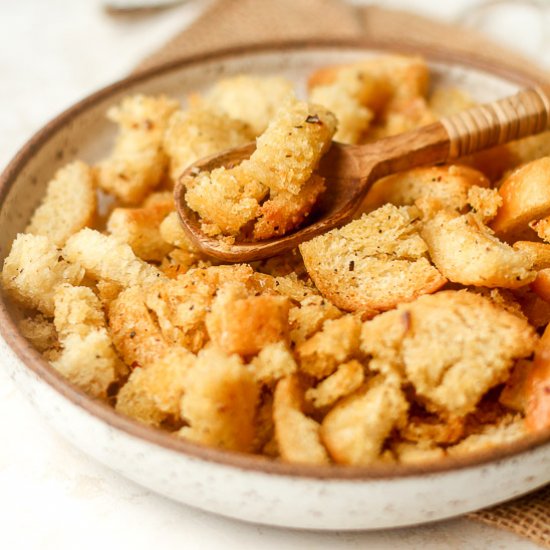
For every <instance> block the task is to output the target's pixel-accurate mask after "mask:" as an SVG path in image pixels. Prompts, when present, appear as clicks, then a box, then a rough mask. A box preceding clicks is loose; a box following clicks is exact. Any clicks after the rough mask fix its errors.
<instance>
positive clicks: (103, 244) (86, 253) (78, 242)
mask: <svg viewBox="0 0 550 550" xmlns="http://www.w3.org/2000/svg"><path fill="white" fill-rule="evenodd" d="M63 255H64V256H65V257H66V258H67V259H68V260H69V261H71V262H73V263H78V264H80V265H82V266H83V267H84V269H85V270H86V274H87V275H89V276H90V277H92V278H94V279H96V280H101V279H105V280H107V281H111V282H114V283H118V284H120V285H122V286H133V285H145V284H150V283H154V282H156V281H158V280H159V279H160V278H162V274H161V273H160V271H159V270H158V269H157V268H155V267H154V266H152V265H150V264H148V263H147V262H144V261H143V260H140V259H139V258H138V257H136V255H135V254H134V252H133V251H132V249H131V248H130V246H129V245H127V244H126V243H121V242H119V241H118V240H117V239H116V238H115V237H113V236H108V235H102V234H101V233H99V231H95V230H93V229H88V228H86V229H82V230H81V231H79V232H78V233H76V234H74V235H73V236H72V237H71V238H70V239H69V240H68V241H67V244H66V245H65V248H64V249H63Z"/></svg>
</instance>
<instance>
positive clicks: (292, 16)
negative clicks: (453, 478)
mask: <svg viewBox="0 0 550 550" xmlns="http://www.w3.org/2000/svg"><path fill="white" fill-rule="evenodd" d="M365 37H367V38H369V39H371V40H375V41H377V42H380V43H388V44H391V43H393V42H395V37H399V40H398V41H397V43H398V44H399V42H400V41H402V40H406V41H407V42H408V43H409V45H410V46H412V47H413V48H414V47H415V46H418V47H423V48H426V47H428V48H430V47H432V48H437V47H441V46H444V47H445V48H446V49H451V50H453V51H454V52H457V53H459V54H461V55H467V56H471V57H474V58H476V59H477V60H481V61H484V62H486V63H489V64H490V63H498V64H499V65H502V64H503V63H505V64H506V65H507V66H508V67H510V68H512V69H513V68H518V69H520V70H521V71H522V72H524V73H529V74H530V75H532V76H534V77H535V78H538V79H540V80H543V79H544V80H546V79H547V77H548V75H547V74H545V73H544V72H543V71H542V70H541V69H540V68H539V67H537V66H536V65H535V64H533V63H531V62H530V61H529V60H527V59H525V58H523V57H522V56H520V55H518V54H516V53H515V52H511V51H509V50H507V49H504V48H503V47H501V46H497V45H496V44H494V43H493V42H491V41H489V40H488V39H486V38H484V37H482V36H481V35H478V34H477V33H475V32H473V31H470V30H464V29H461V28H457V27H454V26H450V25H447V24H442V23H440V22H436V21H433V20H430V19H426V18H424V17H420V16H417V15H415V14H411V13H405V12H399V11H390V10H386V9H382V8H380V7H376V6H366V7H365V6H363V7H356V6H351V5H348V4H345V3H343V2H341V1H338V0H219V1H218V2H216V3H214V4H213V5H212V6H211V7H210V8H209V9H207V11H206V12H205V13H204V14H203V15H202V16H201V17H200V18H199V19H198V20H197V21H195V23H193V24H192V25H191V26H190V27H188V28H187V29H185V30H184V31H182V32H181V33H180V34H178V35H176V36H175V37H173V38H172V39H171V40H170V41H169V42H167V43H166V44H165V45H164V46H163V47H162V48H161V49H160V50H158V51H157V52H155V53H153V54H152V55H150V56H149V57H147V58H146V59H144V60H143V61H142V62H141V63H140V64H139V65H138V67H136V72H139V71H141V70H145V69H149V68H152V67H155V66H157V65H160V64H163V63H166V62H170V61H176V60H177V59H180V58H182V57H185V56H190V55H195V54H201V53H205V52H211V51H215V50H218V49H223V48H227V47H230V46H236V45H242V44H253V43H254V44H261V43H262V42H263V43H265V42H277V41H285V40H302V41H307V40H312V39H354V38H365ZM549 468H550V465H549ZM468 517H469V518H471V519H474V520H477V521H482V522H484V523H488V524H490V525H494V526H496V527H500V528H503V529H508V530H510V531H513V532H514V533H516V534H518V535H521V536H523V537H526V538H529V539H531V540H532V541H534V542H536V543H538V544H540V545H542V546H545V547H547V548H550V486H547V487H546V488H544V489H542V490H539V491H538V492H536V493H533V494H531V495H528V496H526V497H523V498H520V499H517V500H514V501H511V502H509V503H506V504H502V505H499V506H496V507H493V508H489V509H487V510H481V511H479V512H474V513H471V514H468Z"/></svg>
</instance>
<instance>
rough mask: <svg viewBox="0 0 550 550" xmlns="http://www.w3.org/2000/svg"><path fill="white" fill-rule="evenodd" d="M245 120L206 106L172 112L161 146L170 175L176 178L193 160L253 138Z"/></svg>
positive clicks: (236, 145) (253, 135)
mask: <svg viewBox="0 0 550 550" xmlns="http://www.w3.org/2000/svg"><path fill="white" fill-rule="evenodd" d="M254 137H255V134H254V132H253V131H252V129H251V128H250V126H249V125H248V124H246V122H243V121H242V120H237V119H236V118H231V117H230V116H228V115H227V114H225V113H224V112H222V111H220V110H218V109H215V108H213V107H210V106H202V105H201V106H196V107H191V108H190V109H189V110H187V111H176V112H175V113H174V114H173V115H172V116H171V117H170V120H169V122H168V127H167V129H166V133H165V134H164V141H163V147H164V150H165V151H166V153H167V154H168V157H169V159H170V177H171V178H172V180H173V181H176V180H177V179H178V178H179V176H180V175H181V174H182V172H183V171H184V170H185V169H186V168H187V167H188V166H190V165H191V164H193V163H194V162H195V161H197V160H199V159H201V158H204V157H209V156H210V155H213V154H215V153H219V152H221V151H224V150H225V149H232V148H233V147H238V146H239V145H244V144H245V143H248V142H250V141H253V140H254Z"/></svg>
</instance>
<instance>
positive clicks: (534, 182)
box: [491, 157, 550, 238]
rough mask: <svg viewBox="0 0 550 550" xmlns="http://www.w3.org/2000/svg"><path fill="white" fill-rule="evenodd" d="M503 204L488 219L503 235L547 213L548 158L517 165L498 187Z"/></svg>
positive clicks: (549, 189)
mask: <svg viewBox="0 0 550 550" xmlns="http://www.w3.org/2000/svg"><path fill="white" fill-rule="evenodd" d="M499 193H500V195H501V197H502V201H503V204H502V206H501V207H500V209H499V211H498V214H497V216H496V217H495V219H494V220H493V221H492V222H491V227H492V228H493V230H494V231H495V233H496V234H497V235H499V236H502V237H503V238H510V237H512V236H513V235H514V234H517V233H518V232H521V231H523V230H525V229H526V227H527V224H528V223H529V222H531V221H533V220H540V219H541V218H545V217H546V216H548V215H550V157H544V158H541V159H539V160H535V161H533V162H530V163H529V164H526V165H525V166H522V167H521V168H518V169H517V170H516V171H514V172H513V173H512V174H511V175H510V176H508V177H507V178H506V179H505V180H504V182H503V183H502V185H501V186H500V189H499Z"/></svg>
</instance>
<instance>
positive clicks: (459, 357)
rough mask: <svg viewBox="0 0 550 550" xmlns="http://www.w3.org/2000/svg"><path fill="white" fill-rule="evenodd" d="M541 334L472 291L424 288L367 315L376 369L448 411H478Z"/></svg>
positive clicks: (366, 346)
mask: <svg viewBox="0 0 550 550" xmlns="http://www.w3.org/2000/svg"><path fill="white" fill-rule="evenodd" d="M536 342H537V336H536V333H535V331H534V329H533V328H532V327H531V326H530V325H529V323H528V322H527V321H526V320H525V319H522V318H520V317H518V316H517V315H516V314H514V313H510V312H508V311H506V310H505V309H503V308H501V307H499V306H497V305H496V304H494V303H493V302H492V301H491V300H489V299H487V298H484V297H482V296H480V295H477V294H473V293H470V292H467V291H442V292H438V293H436V294H433V295H428V296H421V297H420V298H418V299H417V300H415V301H414V302H411V303H409V304H402V305H400V306H399V307H398V308H397V309H396V310H395V311H388V312H386V313H383V314H381V315H379V316H378V317H376V318H374V319H372V320H371V321H368V322H366V323H365V324H364V325H363V330H362V334H361V349H362V351H363V352H364V353H365V354H367V355H370V356H372V359H371V361H370V363H369V367H370V368H371V369H373V370H378V371H381V372H382V373H383V374H386V376H397V377H400V378H402V379H404V380H405V381H407V382H409V383H411V384H412V385H413V386H414V388H415V391H416V393H417V395H419V396H420V397H421V398H422V399H423V400H425V402H426V404H427V406H428V407H429V408H430V410H433V411H435V412H439V413H441V414H442V415H446V416H448V417H452V416H464V415H466V414H468V413H469V412H471V411H473V410H474V409H475V407H476V405H477V403H478V402H479V400H480V399H481V397H482V396H483V395H484V394H485V393H486V392H487V391H488V390H489V389H490V388H492V387H494V386H495V385H497V384H500V383H501V382H504V381H505V380H506V379H507V378H508V375H509V373H510V369H511V367H512V365H513V364H514V362H515V361H516V360H517V359H521V358H524V357H528V356H529V355H530V354H531V353H532V352H533V349H534V347H535V344H536Z"/></svg>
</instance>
